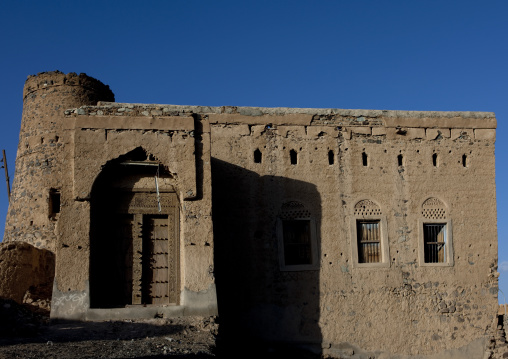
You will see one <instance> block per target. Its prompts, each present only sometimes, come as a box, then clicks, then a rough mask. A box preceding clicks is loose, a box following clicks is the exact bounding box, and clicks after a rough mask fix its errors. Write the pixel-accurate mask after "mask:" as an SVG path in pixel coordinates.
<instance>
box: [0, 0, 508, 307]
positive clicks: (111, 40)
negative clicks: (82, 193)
mask: <svg viewBox="0 0 508 359" xmlns="http://www.w3.org/2000/svg"><path fill="white" fill-rule="evenodd" d="M507 18H508V2H506V1H488V0H486V1H481V2H480V1H468V0H462V1H445V0H440V1H434V0H426V1H407V0H401V1H389V0H385V1H362V0H357V1H352V0H348V1H345V0H333V1H332V0H329V1H300V0H292V1H275V0H271V1H265V0H257V1H248V0H246V1H229V0H224V1H221V0H215V1H211V0H209V1H193V0H182V1H179V0H171V1H169V0H168V1H144V2H143V3H142V2H140V1H127V0H125V1H79V2H78V1H22V0H20V1H16V2H14V1H4V2H3V4H2V5H1V6H0V51H1V56H0V68H3V69H4V73H3V74H2V80H1V85H0V105H1V109H2V112H1V115H0V121H1V122H0V123H1V127H0V149H5V150H6V151H7V155H8V163H9V167H10V168H9V170H10V172H11V178H12V177H13V175H14V159H15V155H16V148H17V141H18V133H19V126H20V119H21V111H22V90H23V84H24V81H25V79H26V77H27V75H30V74H36V73H38V72H43V71H51V70H56V69H58V70H60V71H62V72H65V73H67V72H78V73H79V72H84V73H87V74H88V75H90V76H93V77H96V78H98V79H99V80H101V81H102V82H104V83H106V84H108V85H110V86H111V89H112V90H113V92H114V93H115V95H116V100H117V101H119V102H138V103H165V104H182V105H210V106H222V105H235V106H264V107H286V106H287V107H325V108H327V107H332V108H361V109H390V110H435V111H455V110H457V111H492V112H495V113H496V116H497V120H498V132H497V139H498V140H497V143H496V166H497V168H496V183H497V201H498V208H497V210H498V233H499V264H500V269H499V271H500V272H501V277H500V283H501V289H502V290H503V292H504V293H505V294H506V295H507V296H508V241H507V238H506V234H505V233H508V221H507V220H506V219H507V218H508V188H506V187H505V186H504V184H505V183H506V182H507V180H508V169H507V168H506V166H504V164H505V163H506V162H507V161H508V143H507V142H506V141H503V139H504V138H505V137H504V136H505V135H508V125H507V123H506V119H507V118H508V101H507V94H508V66H507V63H508V61H507V57H508V22H507V21H506V19H507ZM2 171H3V170H2ZM0 179H1V182H3V180H4V176H3V172H1V173H0ZM479 185H480V184H479ZM4 187H5V185H4V184H3V183H1V184H0V233H3V226H4V220H5V216H6V212H7V195H6V190H5V188H4ZM479 240H481V238H479ZM500 297H501V301H503V299H502V296H500Z"/></svg>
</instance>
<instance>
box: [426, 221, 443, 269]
mask: <svg viewBox="0 0 508 359" xmlns="http://www.w3.org/2000/svg"><path fill="white" fill-rule="evenodd" d="M423 238H424V252H425V253H424V255H425V263H444V262H445V261H446V224H443V223H425V224H424V225H423Z"/></svg>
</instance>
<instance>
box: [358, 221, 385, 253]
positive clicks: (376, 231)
mask: <svg viewBox="0 0 508 359" xmlns="http://www.w3.org/2000/svg"><path fill="white" fill-rule="evenodd" d="M356 234H357V240H358V262H359V263H379V262H380V261H381V234H380V225H379V221H378V220H373V221H364V220H362V221H357V222H356Z"/></svg>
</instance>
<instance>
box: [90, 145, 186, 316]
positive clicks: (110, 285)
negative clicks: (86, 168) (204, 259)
mask: <svg viewBox="0 0 508 359" xmlns="http://www.w3.org/2000/svg"><path fill="white" fill-rule="evenodd" d="M173 182H174V178H173V176H172V175H171V174H170V173H169V172H168V171H167V170H165V169H164V167H163V166H162V165H161V164H160V163H159V162H158V161H156V160H155V159H154V158H153V157H152V156H150V155H147V154H146V152H145V151H144V150H142V149H141V148H138V149H136V150H134V151H132V152H130V153H128V154H127V155H125V156H121V157H120V158H118V159H117V160H114V161H111V162H109V163H108V164H107V165H106V166H105V168H104V170H103V171H102V172H101V174H100V175H99V177H98V178H97V180H96V181H95V183H94V186H93V189H92V195H91V211H90V212H91V219H90V220H91V223H90V228H91V229H90V306H91V307H92V308H118V307H125V306H128V305H136V304H143V305H151V304H153V305H171V304H175V305H176V304H179V303H178V301H179V297H180V286H179V279H180V263H179V262H180V250H179V228H178V224H179V206H178V198H177V195H176V193H175V191H174V187H173Z"/></svg>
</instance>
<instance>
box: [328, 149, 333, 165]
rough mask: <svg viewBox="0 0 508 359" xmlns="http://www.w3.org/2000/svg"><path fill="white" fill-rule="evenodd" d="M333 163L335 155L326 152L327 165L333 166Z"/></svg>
mask: <svg viewBox="0 0 508 359" xmlns="http://www.w3.org/2000/svg"><path fill="white" fill-rule="evenodd" d="M334 162H335V155H334V153H333V151H332V150H330V151H328V164H329V165H333V164H334Z"/></svg>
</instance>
